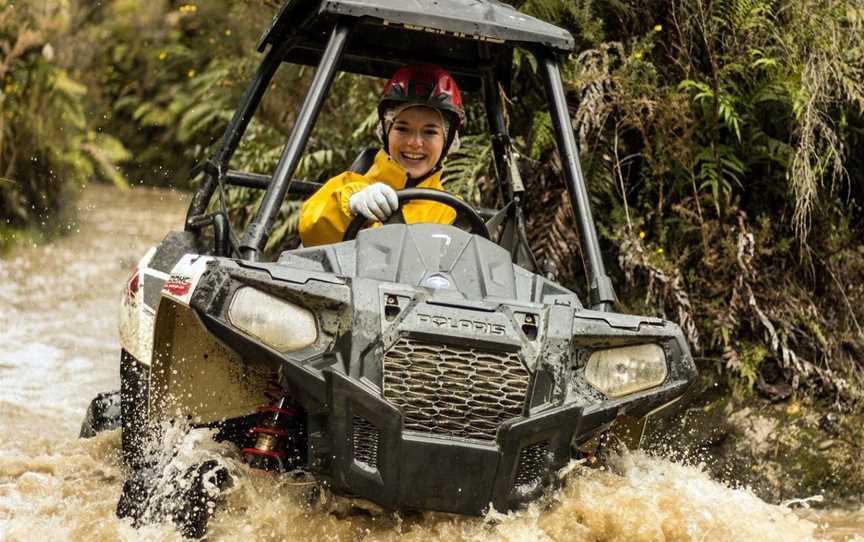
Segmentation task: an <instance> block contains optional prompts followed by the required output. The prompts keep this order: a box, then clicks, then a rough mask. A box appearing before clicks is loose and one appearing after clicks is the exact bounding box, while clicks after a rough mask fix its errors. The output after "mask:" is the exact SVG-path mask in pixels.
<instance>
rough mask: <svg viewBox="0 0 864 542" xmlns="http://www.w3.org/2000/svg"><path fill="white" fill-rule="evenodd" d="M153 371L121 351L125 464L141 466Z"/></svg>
mask: <svg viewBox="0 0 864 542" xmlns="http://www.w3.org/2000/svg"><path fill="white" fill-rule="evenodd" d="M149 384H150V368H149V367H147V366H146V365H144V364H142V363H141V362H139V361H138V360H137V359H135V358H134V357H133V356H132V355H131V354H130V353H129V352H127V351H126V350H121V352H120V418H121V425H122V433H121V442H122V448H123V461H124V462H125V463H126V465H127V466H129V467H131V468H136V467H140V466H141V463H142V461H143V456H144V447H145V445H146V443H147V440H148V439H147V433H148V429H147V427H148V424H147V404H148V401H149V398H150V385H149Z"/></svg>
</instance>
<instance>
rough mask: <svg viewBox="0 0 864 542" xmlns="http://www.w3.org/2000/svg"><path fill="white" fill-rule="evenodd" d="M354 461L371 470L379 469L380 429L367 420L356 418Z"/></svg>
mask: <svg viewBox="0 0 864 542" xmlns="http://www.w3.org/2000/svg"><path fill="white" fill-rule="evenodd" d="M352 423H353V425H354V431H353V434H352V440H353V442H354V460H355V461H356V462H357V463H360V464H361V465H360V466H363V467H367V468H369V469H377V468H378V428H377V427H375V426H374V425H372V424H371V423H369V420H367V419H366V418H361V417H360V416H354V418H353V422H352Z"/></svg>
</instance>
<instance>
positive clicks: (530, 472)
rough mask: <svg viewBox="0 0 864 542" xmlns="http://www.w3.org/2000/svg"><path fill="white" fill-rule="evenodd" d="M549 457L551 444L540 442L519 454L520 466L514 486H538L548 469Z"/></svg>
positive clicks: (523, 449)
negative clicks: (545, 470) (547, 461)
mask: <svg viewBox="0 0 864 542" xmlns="http://www.w3.org/2000/svg"><path fill="white" fill-rule="evenodd" d="M548 455H549V443H548V442H545V441H544V442H538V443H537V444H532V445H531V446H528V447H527V448H522V451H521V452H519V466H518V468H517V470H516V479H515V480H514V481H513V485H515V486H516V487H517V488H520V487H526V486H527V487H531V486H536V485H537V484H538V483H539V482H540V479H541V477H542V476H543V471H544V469H545V468H546V458H547V456H548Z"/></svg>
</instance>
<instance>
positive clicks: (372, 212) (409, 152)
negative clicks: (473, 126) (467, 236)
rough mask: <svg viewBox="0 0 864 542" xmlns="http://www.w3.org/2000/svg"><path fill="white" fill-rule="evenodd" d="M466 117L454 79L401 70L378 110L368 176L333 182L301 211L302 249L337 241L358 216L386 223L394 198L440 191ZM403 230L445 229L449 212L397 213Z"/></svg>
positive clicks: (412, 207) (413, 209)
mask: <svg viewBox="0 0 864 542" xmlns="http://www.w3.org/2000/svg"><path fill="white" fill-rule="evenodd" d="M464 116H465V111H464V108H463V106H462V95H461V94H460V92H459V87H458V86H457V85H456V81H455V80H454V79H453V77H452V76H451V75H450V74H449V73H447V71H445V70H443V69H442V68H439V67H436V66H420V65H418V66H404V67H402V68H400V69H399V70H397V71H396V73H395V74H393V77H392V78H391V79H390V81H388V83H387V85H386V86H385V87H384V92H383V93H382V95H381V99H380V101H379V103H378V119H379V123H380V126H379V130H380V135H381V142H382V149H381V150H380V151H378V153H377V155H376V156H375V161H374V163H373V164H372V166H371V167H370V168H369V169H368V171H347V172H345V173H342V174H341V175H338V176H336V177H333V178H332V179H330V180H329V181H327V183H326V184H325V185H324V186H323V187H322V188H321V189H320V190H318V192H316V193H315V194H314V195H313V196H312V197H311V198H309V199H308V200H307V201H306V203H304V205H303V211H302V215H301V217H300V227H299V229H300V238H301V239H302V240H303V244H304V245H305V246H313V245H321V244H326V243H334V242H336V241H339V240H340V239H342V237H343V235H344V233H345V230H346V229H347V228H348V224H350V223H351V221H352V220H353V219H354V217H355V216H357V215H361V216H363V217H365V218H366V219H367V220H369V221H373V222H375V221H378V222H385V221H387V220H388V219H390V218H391V216H393V215H394V214H395V213H396V212H397V210H400V209H399V202H398V200H397V198H396V190H401V189H403V188H414V187H417V188H431V189H434V190H443V189H444V187H443V186H442V184H441V164H442V162H443V160H444V158H445V157H446V156H447V152H448V151H449V150H450V149H451V148H453V146H454V145H453V144H454V142H455V141H456V138H457V135H456V134H457V132H458V130H459V128H460V127H461V125H462V120H463V118H464ZM401 214H402V218H403V219H404V221H405V223H407V224H414V223H417V222H433V223H438V224H450V223H451V222H452V221H453V219H454V218H455V217H456V215H455V213H454V211H453V210H452V209H451V208H450V207H448V206H446V205H442V204H440V203H435V202H432V201H413V202H411V203H407V204H405V205H404V206H403V207H402V208H401Z"/></svg>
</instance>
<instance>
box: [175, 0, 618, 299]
mask: <svg viewBox="0 0 864 542" xmlns="http://www.w3.org/2000/svg"><path fill="white" fill-rule="evenodd" d="M516 48H520V49H523V50H526V51H527V52H528V53H530V54H531V55H533V56H534V57H535V58H536V60H537V64H538V67H539V69H540V71H541V75H542V77H543V80H544V84H545V87H546V94H547V98H548V100H549V111H550V114H551V118H552V122H553V125H554V131H555V139H556V143H557V146H558V151H559V154H560V156H561V163H562V169H563V174H564V180H565V184H566V186H567V189H568V193H569V195H570V200H571V203H572V205H573V209H574V211H575V216H576V219H577V229H578V233H579V236H580V241H581V245H582V250H583V254H584V257H585V260H586V262H585V263H586V268H587V273H588V276H587V280H588V288H589V304H590V306H591V307H592V308H593V309H595V310H603V311H608V310H611V309H612V305H613V303H614V302H615V292H614V289H613V287H612V283H611V281H610V279H609V277H608V276H607V274H606V271H605V268H604V264H603V260H602V257H601V253H600V248H599V243H598V240H597V233H596V229H595V226H594V220H593V218H592V215H591V208H590V204H589V200H588V193H587V189H586V186H585V180H584V176H583V174H582V170H581V166H580V164H579V157H578V149H577V146H576V140H575V137H574V135H573V130H572V125H571V121H570V116H569V112H568V108H567V102H566V96H565V91H564V87H563V83H562V79H561V74H560V71H559V56H560V55H561V54H562V53H564V54H566V53H568V52H570V51H572V50H573V49H574V40H573V38H572V36H571V35H570V34H569V32H567V31H566V30H563V29H561V28H558V27H556V26H553V25H551V24H548V23H545V22H543V21H540V20H538V19H534V18H532V17H530V16H527V15H524V14H522V13H520V12H518V11H517V10H515V9H514V8H513V7H512V6H509V5H506V4H503V3H501V2H498V1H497V0H471V1H470V2H469V1H466V0H287V1H286V2H285V3H284V4H283V5H282V7H281V8H280V10H279V12H278V13H277V15H276V16H275V17H274V19H273V23H272V25H271V26H270V28H269V29H268V30H267V31H266V32H265V33H264V34H263V36H262V38H261V40H260V42H259V46H258V50H259V51H260V52H265V51H266V53H265V55H264V58H263V60H262V62H261V64H260V65H259V67H258V70H257V72H256V73H255V75H254V77H253V78H252V81H251V83H250V84H249V86H248V87H247V89H246V91H245V93H244V94H243V97H242V99H241V101H240V104H239V106H238V107H237V110H236V111H235V113H234V116H233V118H232V119H231V121H230V122H229V124H228V127H227V128H226V130H225V133H224V134H223V136H222V139H221V141H220V143H219V144H218V146H217V148H216V151H215V152H214V154H213V155H212V156H211V157H210V158H209V159H208V160H206V161H205V162H204V163H203V164H201V165H200V167H199V168H196V173H195V174H196V175H197V172H199V171H201V170H203V173H204V179H203V182H202V183H201V185H200V186H199V188H198V189H197V190H196V191H195V193H194V195H193V197H192V201H191V204H190V206H189V210H188V213H187V216H186V223H185V229H186V230H187V231H192V232H198V231H201V230H203V229H205V228H208V227H212V228H213V236H214V239H215V247H214V254H215V255H217V256H228V255H230V254H229V253H230V251H231V249H230V243H229V241H228V239H229V225H228V220H227V217H226V216H225V214H224V213H222V212H215V213H208V212H207V209H208V207H209V204H210V200H211V198H212V197H213V194H214V192H215V191H216V189H217V188H218V187H219V186H220V185H222V184H228V185H234V186H244V187H250V188H256V189H261V190H265V194H264V197H263V199H262V200H261V204H260V206H259V207H258V209H257V211H256V213H255V215H254V217H253V219H252V221H251V223H250V224H249V226H248V227H247V228H246V231H245V232H244V233H243V235H242V237H241V238H240V242H239V251H240V254H239V256H240V257H241V258H242V259H246V260H250V261H255V260H258V259H259V258H260V254H261V252H262V250H263V247H264V246H265V245H266V243H267V239H268V238H269V235H270V231H271V229H272V226H273V222H274V220H275V219H276V216H277V214H278V211H279V208H280V206H281V204H282V201H283V200H284V198H285V196H286V194H288V193H292V194H297V195H311V194H312V193H314V192H315V191H316V190H317V189H318V188H320V186H321V185H320V184H319V183H315V182H310V181H305V180H299V179H294V178H293V175H294V172H295V170H296V168H297V165H298V163H299V161H300V158H301V156H302V153H303V150H304V148H305V146H306V142H307V140H308V138H309V135H310V133H311V130H312V127H313V125H314V124H315V121H316V119H317V117H318V114H319V112H320V110H321V106H322V104H323V102H324V98H325V97H326V95H327V93H328V92H329V89H330V86H331V84H332V82H333V78H334V76H335V74H336V72H337V70H341V71H347V72H351V73H357V74H362V75H371V76H376V77H389V76H390V75H391V74H392V72H393V71H395V70H396V69H397V68H398V67H399V66H401V65H403V64H406V63H429V64H437V65H440V66H442V67H444V68H445V69H447V70H448V71H450V72H451V73H452V74H453V75H454V77H455V78H456V80H457V81H458V83H459V85H460V87H461V88H463V89H464V90H466V91H469V92H470V91H475V92H476V91H479V92H482V96H483V103H484V107H485V112H486V120H487V123H488V126H489V130H490V133H491V138H492V148H493V156H494V164H495V172H496V177H497V183H498V189H499V191H500V193H501V196H502V199H503V201H504V207H503V208H502V210H501V211H500V212H489V213H487V215H489V214H492V215H495V216H493V217H492V221H495V222H501V223H502V225H503V230H502V233H501V236H500V237H499V244H500V245H501V246H503V247H504V248H506V249H508V250H509V251H510V253H511V255H512V259H513V261H514V262H515V263H517V264H519V265H522V266H523V267H527V268H529V269H532V268H534V267H536V266H535V265H534V260H533V256H532V255H531V252H530V249H529V247H528V242H527V237H526V234H525V218H524V214H523V210H522V200H523V194H524V191H525V187H524V185H523V184H522V181H521V179H520V177H519V173H518V170H517V168H516V167H515V162H514V160H513V154H512V152H511V143H510V138H509V135H508V132H507V126H506V123H505V120H504V112H503V109H502V100H501V94H502V93H503V94H504V95H509V93H510V85H511V75H512V73H511V72H512V69H511V66H512V61H513V52H514V49H516ZM282 62H290V63H295V64H304V65H312V66H317V69H316V71H315V74H314V77H313V79H312V82H311V85H310V87H309V89H308V91H307V93H306V96H305V99H304V102H303V104H302V106H301V107H300V111H299V113H298V115H297V120H296V122H295V123H294V127H293V129H292V131H291V134H290V135H289V137H288V141H287V143H286V144H285V147H284V148H283V151H282V154H281V157H280V159H279V162H278V164H277V166H276V169H275V171H274V172H273V174H272V176H267V175H262V174H256V173H248V172H240V171H232V170H230V169H229V168H228V164H229V162H230V160H231V157H232V156H233V154H234V152H235V151H236V150H237V147H238V145H239V143H240V140H241V138H242V136H243V134H244V132H245V130H246V128H247V127H248V125H249V122H250V121H251V119H252V116H253V114H254V112H255V110H256V109H257V107H258V105H259V104H260V102H261V98H262V97H263V95H264V93H265V91H266V89H267V87H268V85H269V84H270V82H271V80H272V78H273V76H274V74H275V73H276V70H277V68H278V67H279V66H280V65H281V63H282ZM354 167H359V168H361V169H362V166H359V165H358V164H356V163H355V166H354Z"/></svg>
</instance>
